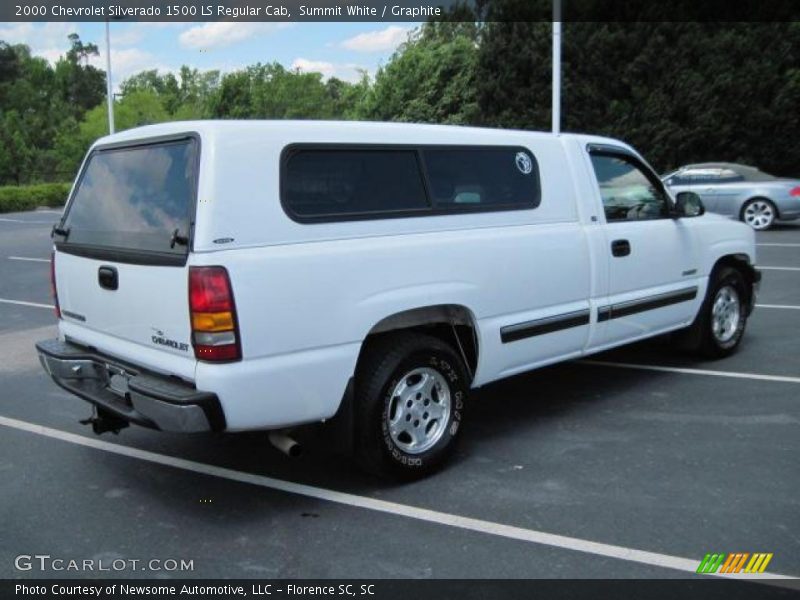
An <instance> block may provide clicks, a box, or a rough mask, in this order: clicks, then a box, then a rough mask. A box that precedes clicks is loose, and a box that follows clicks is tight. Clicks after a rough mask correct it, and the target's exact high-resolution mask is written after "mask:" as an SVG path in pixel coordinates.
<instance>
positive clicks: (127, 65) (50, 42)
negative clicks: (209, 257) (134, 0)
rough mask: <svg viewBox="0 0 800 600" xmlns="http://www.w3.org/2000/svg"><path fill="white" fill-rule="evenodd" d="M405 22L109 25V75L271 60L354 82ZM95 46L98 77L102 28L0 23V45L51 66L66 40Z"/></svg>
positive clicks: (406, 28)
mask: <svg viewBox="0 0 800 600" xmlns="http://www.w3.org/2000/svg"><path fill="white" fill-rule="evenodd" d="M414 26H415V24H413V23H374V22H372V23H243V22H230V21H220V22H207V23H173V22H171V23H120V22H113V21H112V23H111V72H112V81H113V82H114V87H115V88H117V87H118V86H119V84H120V82H122V81H123V80H124V79H125V78H126V77H129V76H130V75H133V74H135V73H138V72H140V71H143V70H147V69H158V70H159V71H161V72H165V71H173V72H177V70H178V69H179V68H180V67H181V65H188V66H190V67H193V68H197V69H200V70H201V71H205V70H209V69H219V70H220V71H223V72H227V71H235V70H237V69H241V68H243V67H246V66H247V65H251V64H255V63H257V62H261V63H268V62H273V61H277V62H279V63H281V64H282V65H284V66H285V67H286V68H290V69H300V70H301V71H316V72H319V73H322V74H323V76H324V77H325V78H328V77H338V78H340V79H344V80H346V81H356V80H358V79H360V74H359V71H360V70H365V71H367V73H369V74H370V75H371V76H373V75H374V74H375V72H376V71H377V69H378V68H379V67H380V66H381V65H384V64H386V63H387V62H388V59H389V57H391V55H392V53H393V52H394V50H395V49H396V48H397V46H399V45H400V44H401V43H402V42H404V41H405V40H406V37H407V36H408V33H409V32H410V31H412V30H413V28H414ZM70 33H77V34H78V35H80V37H81V40H82V41H83V42H84V43H88V42H91V43H94V44H97V46H98V49H99V51H100V56H96V57H93V58H92V59H91V61H90V62H91V64H93V65H95V66H97V67H98V68H101V69H103V70H105V64H106V63H105V60H106V59H105V56H106V47H105V24H104V23H103V22H99V23H56V22H52V23H6V22H0V40H2V41H5V42H8V43H9V44H27V45H28V46H30V48H31V51H32V52H33V54H34V55H37V56H42V57H44V58H46V59H47V60H49V61H50V62H51V63H54V62H55V61H56V60H58V58H59V56H61V55H63V54H64V53H65V52H66V51H67V49H68V48H69V41H68V40H67V36H68V35H69V34H70Z"/></svg>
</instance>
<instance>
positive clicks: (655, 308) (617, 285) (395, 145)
mask: <svg viewBox="0 0 800 600" xmlns="http://www.w3.org/2000/svg"><path fill="white" fill-rule="evenodd" d="M703 212H704V211H703V207H702V204H701V203H700V200H699V198H698V197H697V196H696V195H694V194H692V193H684V194H681V195H678V197H677V198H673V197H671V196H670V193H669V192H668V191H667V190H665V188H664V186H663V185H662V183H661V181H660V180H659V178H658V176H657V175H656V174H655V172H654V171H653V170H652V169H651V168H650V167H649V166H648V165H647V163H646V162H645V161H644V160H643V159H642V157H641V156H639V154H637V153H636V151H634V150H633V149H632V148H631V147H629V146H627V145H626V144H624V143H622V142H619V141H616V140H613V139H607V138H599V137H593V136H586V135H567V134H564V135H552V134H548V133H535V132H526V131H503V130H491V129H477V128H466V127H445V126H429V125H408V124H384V123H353V122H343V123H339V122H290V121H279V122H270V121H247V122H237V121H225V122H182V123H169V124H161V125H154V126H148V127H142V128H138V129H132V130H128V131H124V132H121V133H118V134H115V135H112V136H109V137H106V138H102V139H100V140H98V141H97V143H96V144H95V145H94V146H93V147H92V148H91V150H90V152H89V153H88V155H87V157H86V159H85V161H84V163H83V166H82V167H81V169H80V173H79V175H78V177H77V180H76V182H75V185H74V187H73V189H72V192H71V194H70V198H69V201H68V203H67V206H66V208H65V210H64V214H63V217H62V218H61V221H60V222H59V223H58V225H57V226H56V227H55V228H54V230H53V238H54V252H53V261H52V274H53V277H52V279H53V291H54V295H55V301H56V306H57V309H56V311H57V313H58V317H59V332H60V333H59V337H58V339H53V340H48V341H42V342H40V343H39V344H37V349H38V352H39V356H40V359H41V362H42V365H43V366H44V368H45V369H46V370H47V372H48V373H49V374H50V375H51V376H52V378H53V379H54V380H55V382H56V383H57V384H58V385H60V386H61V387H63V388H64V389H66V390H68V391H70V392H72V393H73V394H76V395H78V396H80V397H81V398H83V399H85V400H87V401H88V402H90V403H91V404H92V405H93V406H94V413H93V416H92V418H90V419H88V420H87V421H88V422H90V423H92V425H93V427H94V430H95V432H97V433H101V432H103V431H108V430H119V429H120V428H122V427H124V426H126V425H127V424H128V423H129V422H132V423H137V424H139V425H143V426H146V427H151V428H155V429H160V430H164V431H183V432H201V431H244V430H266V431H270V432H271V434H270V439H272V440H273V443H275V444H276V445H278V446H280V447H282V448H283V449H284V450H286V451H287V452H288V451H291V450H292V449H294V448H296V446H295V445H294V442H293V441H292V428H296V427H298V426H300V425H304V424H311V423H320V422H325V421H328V420H331V419H332V420H333V421H334V423H336V424H338V425H337V427H338V428H339V430H341V431H344V432H346V436H345V437H347V439H349V440H352V450H353V452H354V454H355V457H356V458H357V460H358V461H359V463H360V464H361V465H362V466H364V467H365V468H367V469H368V470H370V471H373V472H378V473H382V474H387V475H390V476H395V477H400V478H414V477H419V476H421V475H424V474H426V473H429V472H430V471H431V470H433V469H435V468H437V467H438V466H440V465H441V464H443V462H444V460H445V459H446V457H447V456H448V454H449V453H450V452H451V451H452V449H453V445H454V443H455V441H456V439H457V437H458V433H459V428H460V425H461V423H462V421H463V419H464V415H465V411H468V410H469V400H468V394H469V391H470V390H471V389H474V388H477V387H480V386H483V385H485V384H487V383H489V382H492V381H495V380H498V379H501V378H504V377H509V376H511V375H515V374H518V373H522V372H524V371H528V370H530V369H535V368H537V367H540V366H543V365H547V364H551V363H555V362H558V361H564V360H569V359H573V358H576V357H580V356H586V355H588V354H592V353H595V352H599V351H602V350H606V349H608V348H612V347H614V346H619V345H621V344H627V343H629V342H634V341H636V340H641V339H643V338H647V337H651V336H655V335H659V334H663V333H666V332H671V331H679V333H680V337H681V338H682V339H683V342H684V346H686V347H688V348H689V349H692V350H695V351H699V352H701V353H703V354H705V355H706V356H709V357H721V356H725V355H727V354H730V353H731V352H733V351H734V350H735V349H736V347H737V346H738V344H739V342H740V340H741V339H742V335H743V332H744V328H745V323H746V321H747V317H748V316H749V314H750V312H751V311H752V309H753V306H754V303H755V291H756V288H757V284H758V280H759V273H758V271H757V270H756V269H755V267H754V265H755V243H754V233H753V231H752V230H751V229H750V228H749V227H747V226H746V225H743V224H741V223H735V222H732V221H730V220H728V219H725V218H722V217H717V216H714V215H710V214H705V215H704V214H703ZM496 401H497V402H502V399H501V398H498V399H497V400H496Z"/></svg>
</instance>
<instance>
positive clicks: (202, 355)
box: [189, 267, 242, 362]
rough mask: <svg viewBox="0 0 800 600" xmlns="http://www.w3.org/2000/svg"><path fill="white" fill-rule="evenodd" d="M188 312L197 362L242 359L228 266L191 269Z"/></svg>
mask: <svg viewBox="0 0 800 600" xmlns="http://www.w3.org/2000/svg"><path fill="white" fill-rule="evenodd" d="M189 310H190V312H191V325H192V346H194V356H195V358H196V359H197V360H204V361H208V362H220V361H232V360H240V359H241V358H242V351H241V344H240V343H239V328H238V324H237V319H236V304H235V303H234V300H233V289H232V288H231V282H230V278H229V277H228V272H227V271H226V270H225V267H189Z"/></svg>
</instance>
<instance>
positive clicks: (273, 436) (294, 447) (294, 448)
mask: <svg viewBox="0 0 800 600" xmlns="http://www.w3.org/2000/svg"><path fill="white" fill-rule="evenodd" d="M269 442H270V444H272V445H273V446H274V447H275V448H277V449H278V450H280V451H281V452H283V453H284V454H285V455H286V456H288V457H289V458H297V457H298V456H300V455H301V454H303V447H302V446H301V445H300V444H299V443H297V441H296V440H295V439H293V438H291V437H289V436H288V435H286V434H285V433H283V432H282V431H270V432H269Z"/></svg>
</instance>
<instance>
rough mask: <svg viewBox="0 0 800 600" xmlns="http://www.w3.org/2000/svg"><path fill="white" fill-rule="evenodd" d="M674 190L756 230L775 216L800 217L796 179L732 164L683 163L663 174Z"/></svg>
mask: <svg viewBox="0 0 800 600" xmlns="http://www.w3.org/2000/svg"><path fill="white" fill-rule="evenodd" d="M661 179H662V181H663V182H664V183H665V184H666V185H667V186H669V187H670V189H671V190H672V191H673V192H674V193H676V194H677V193H679V192H694V193H696V194H698V195H699V196H700V198H702V200H703V205H704V206H705V208H706V210H708V211H711V212H715V213H719V214H722V215H726V216H729V217H732V218H734V219H739V220H740V221H744V222H745V223H747V224H748V225H750V227H752V228H753V229H755V230H757V231H763V230H765V229H769V228H770V227H772V225H773V224H774V223H775V221H776V220H777V219H783V220H787V221H788V220H792V219H797V218H798V217H800V180H797V179H781V178H779V177H775V176H774V175H770V174H769V173H764V171H760V170H759V169H757V168H755V167H748V166H747V165H739V164H736V163H721V162H720V163H701V164H696V165H686V166H684V167H681V168H680V169H678V170H677V171H673V172H672V173H669V174H668V175H665V176H663V177H662V178H661Z"/></svg>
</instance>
